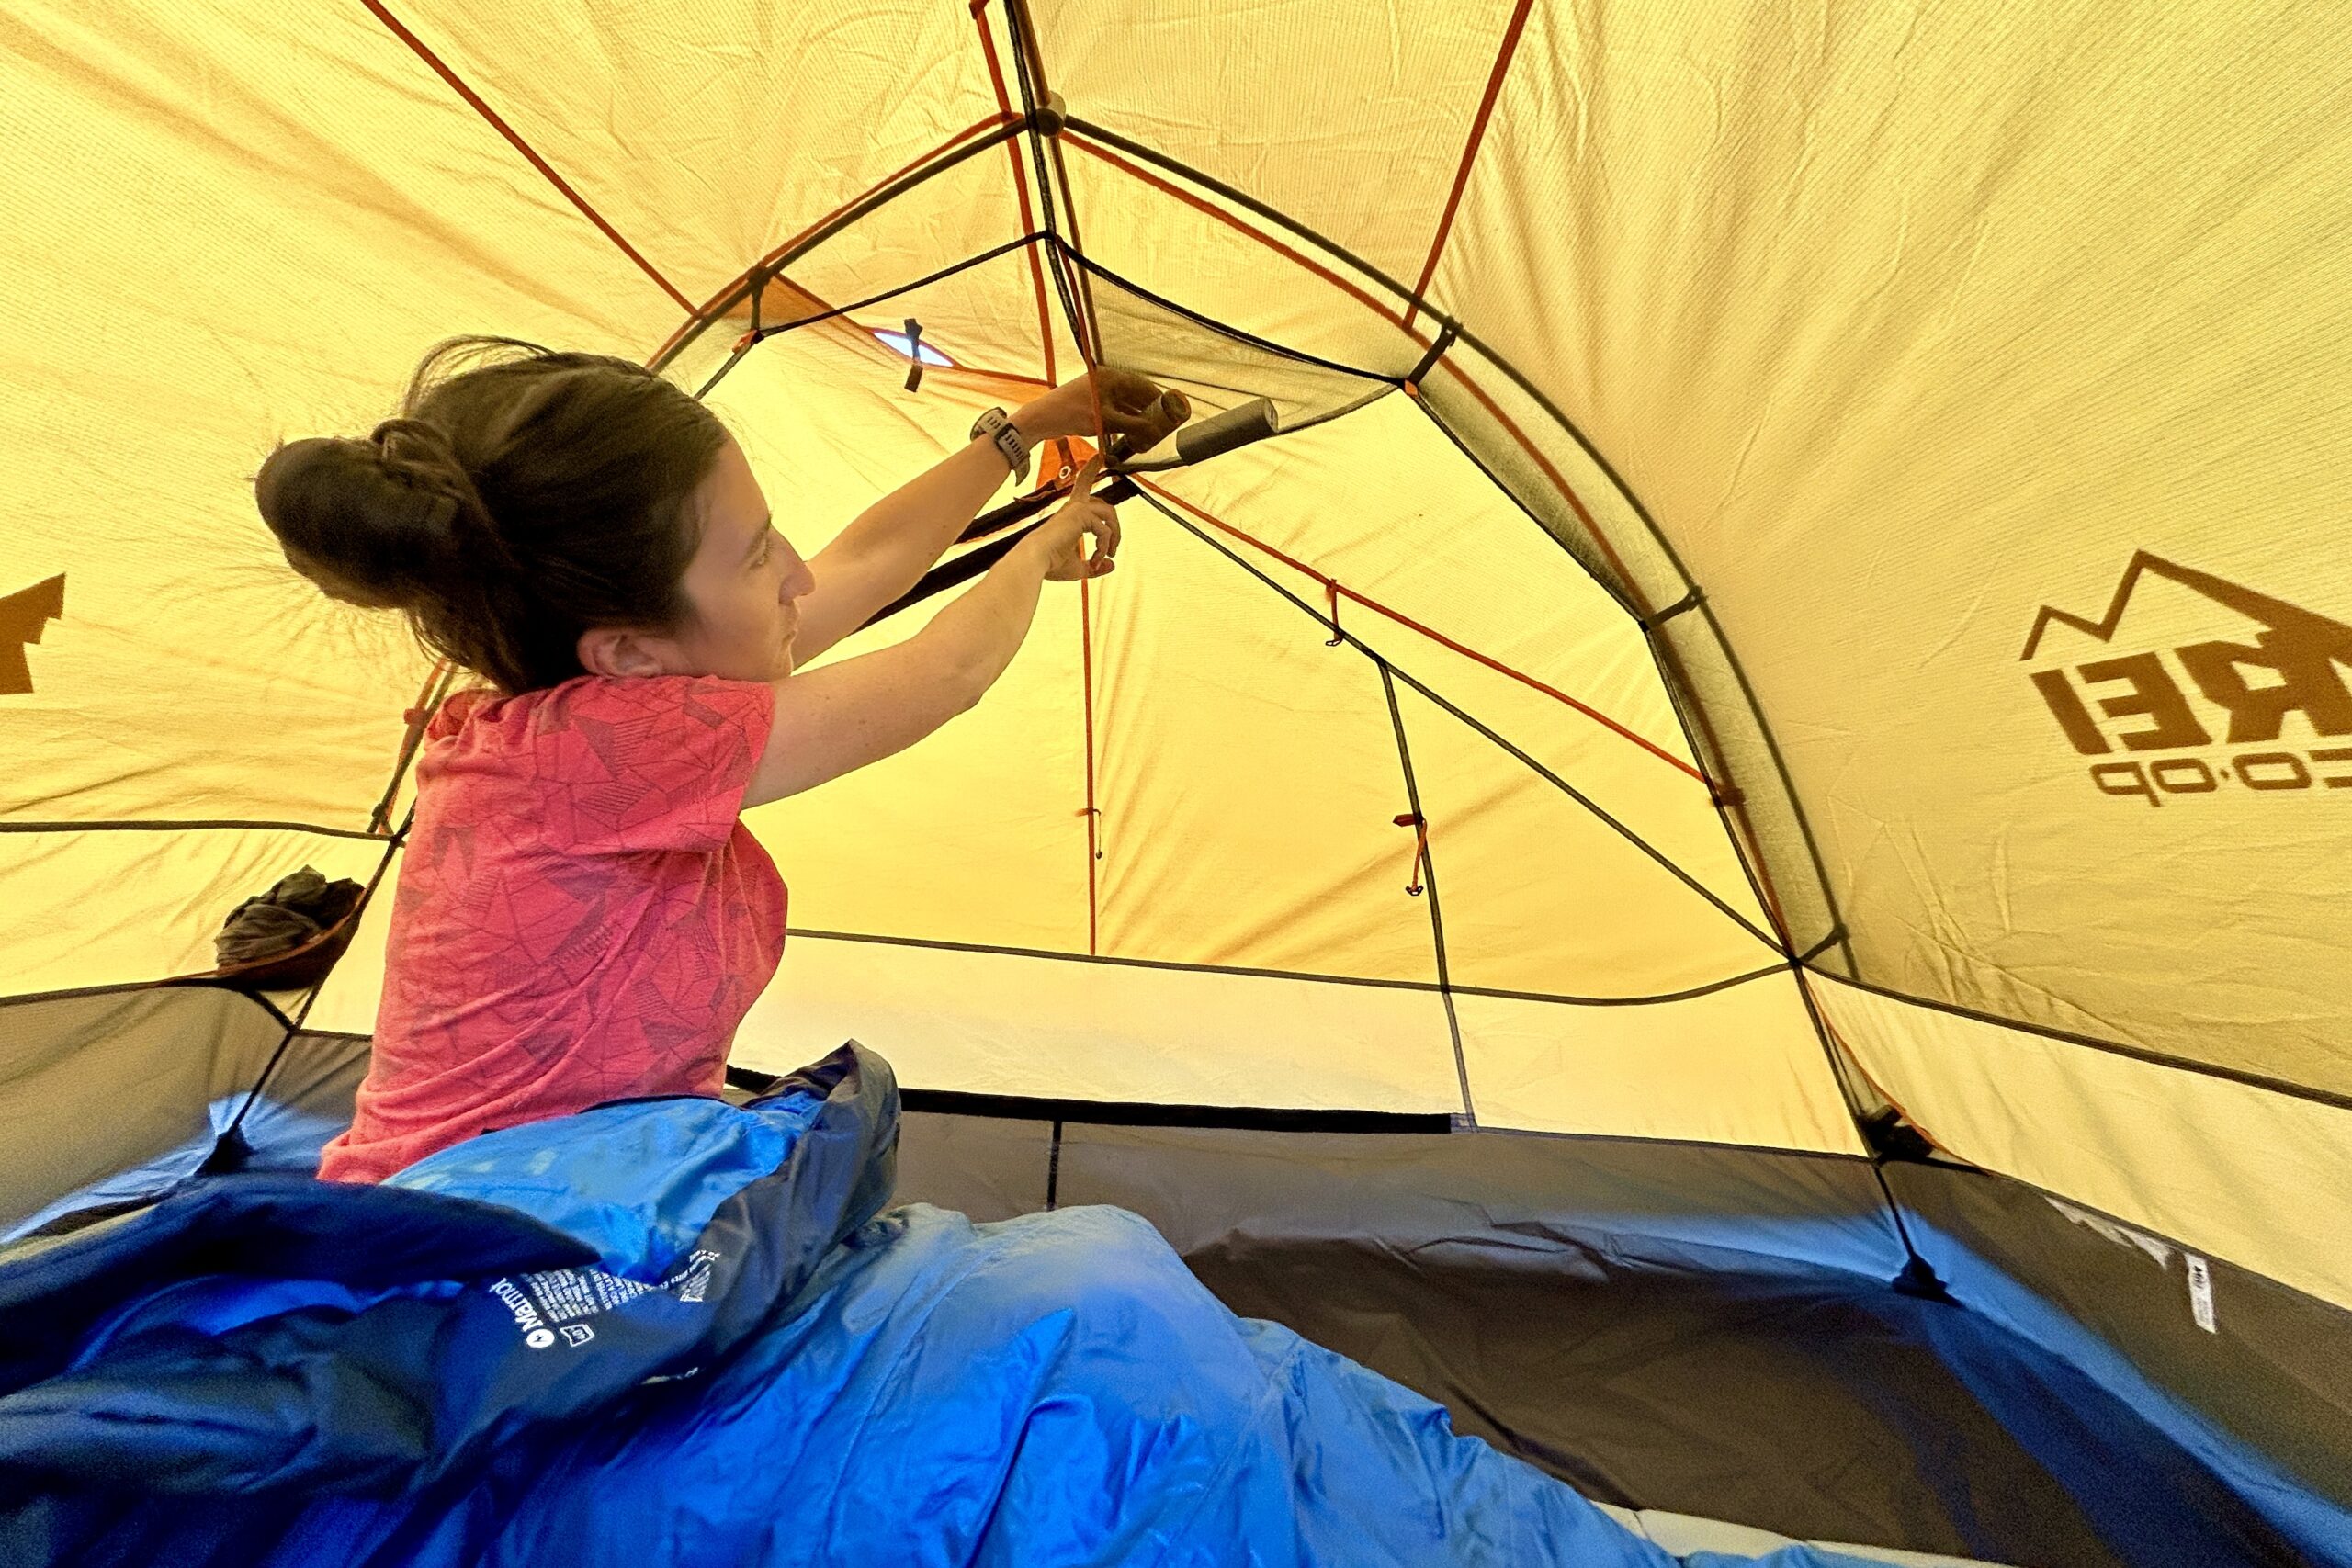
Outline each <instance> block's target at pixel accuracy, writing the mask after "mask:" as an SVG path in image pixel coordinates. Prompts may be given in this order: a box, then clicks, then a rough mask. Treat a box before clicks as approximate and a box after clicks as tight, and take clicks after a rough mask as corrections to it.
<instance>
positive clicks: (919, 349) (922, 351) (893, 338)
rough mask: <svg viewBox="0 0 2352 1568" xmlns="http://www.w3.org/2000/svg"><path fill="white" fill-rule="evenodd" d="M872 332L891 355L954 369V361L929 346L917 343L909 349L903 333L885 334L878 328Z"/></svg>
mask: <svg viewBox="0 0 2352 1568" xmlns="http://www.w3.org/2000/svg"><path fill="white" fill-rule="evenodd" d="M872 331H873V333H874V335H875V336H876V337H877V338H879V339H881V340H882V342H883V343H884V344H887V345H888V347H889V348H890V350H891V351H892V352H893V353H895V354H897V355H899V356H900V357H901V358H904V359H921V360H922V362H923V363H924V364H925V365H944V366H945V367H947V368H949V369H950V370H953V369H954V368H955V367H956V362H955V361H954V360H952V359H950V358H948V357H947V356H946V355H944V354H942V353H940V352H939V350H937V349H935V348H933V347H932V346H931V344H927V343H922V342H920V341H919V342H917V343H916V344H914V345H913V346H912V347H911V348H910V347H909V346H908V344H907V334H906V333H894V332H886V331H884V330H883V329H882V328H880V327H876V328H874V329H872Z"/></svg>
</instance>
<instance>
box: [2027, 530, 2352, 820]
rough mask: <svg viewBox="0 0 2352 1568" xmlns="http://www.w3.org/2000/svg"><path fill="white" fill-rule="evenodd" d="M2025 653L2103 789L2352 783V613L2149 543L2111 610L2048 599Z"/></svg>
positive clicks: (2270, 792)
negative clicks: (2316, 606)
mask: <svg viewBox="0 0 2352 1568" xmlns="http://www.w3.org/2000/svg"><path fill="white" fill-rule="evenodd" d="M2150 579H2163V580H2165V581H2167V582H2169V583H2171V584H2174V585H2176V586H2174V587H2171V588H2165V587H2160V586H2158V585H2156V584H2154V583H2153V582H2151V581H2149V580H2150ZM2183 589H2185V590H2187V591H2188V592H2181V590H2183ZM2135 597H2136V599H2137V600H2138V601H2139V603H2138V604H2136V605H2135V604H2134V599H2135ZM2127 619H2128V621H2129V625H2127V624H2126V623H2127ZM2025 660H2026V662H2028V663H2030V664H2032V665H2035V666H2036V668H2035V669H2034V670H2032V671H2030V674H2029V679H2030V680H2031V681H2032V682H2033V684H2034V689H2035V690H2036V691H2038V692H2040V693H2041V700H2042V702H2043V703H2044V704H2046V705H2048V707H2049V709H2050V713H2051V716H2052V717H2053V718H2055V719H2056V720H2057V721H2058V728H2060V729H2061V730H2063V731H2064V733H2065V737H2066V739H2067V740H2068V741H2069V742H2070V743H2072V744H2073V746H2074V748H2075V751H2076V752H2078V753H2080V754H2081V755H2082V756H2084V757H2088V758H2093V759H2096V760H2095V761H2091V762H2090V763H2088V764H2087V767H2088V770H2089V775H2090V783H2091V784H2093V785H2094V786H2096V787H2097V788H2098V790H2099V791H2100V792H2101V793H2102V794H2106V795H2115V796H2118V797H2120V798H2124V799H2129V800H2143V801H2145V802H2147V803H2148V804H2149V805H2150V806H2162V805H2164V804H2165V801H2166V800H2167V799H2174V798H2178V797H2180V796H2184V795H2214V794H2220V793H2227V794H2238V793H2245V792H2254V793H2255V794H2256V795H2262V796H2265V797H2277V798H2287V797H2290V796H2292V797H2295V798H2301V799H2306V800H2308V799H2311V798H2312V795H2311V794H2310V793H2309V792H2311V791H2313V790H2326V789H2352V691H2347V690H2346V686H2345V682H2344V676H2345V671H2346V667H2352V626H2346V625H2345V624H2344V623H2343V622H2342V621H2335V620H2330V619H2329V618H2328V617H2327V616H2325V615H2318V614H2315V613H2314V612H2312V611H2310V610H2306V609H2304V608H2302V607H2301V605H2297V604H2289V603H2287V601H2285V600H2284V599H2274V598H2272V597H2271V596H2270V595H2268V594H2267V593H2257V592H2255V591H2254V590H2253V589H2251V588H2241V587H2239V586H2238V585H2237V584H2236V583H2234V582H2228V581H2223V580H2222V579H2221V578H2218V577H2215V576H2214V575H2212V574H2211V572H2204V571H2199V570H2196V569H2195V568H2193V567H2186V566H2179V565H2176V564H2175V563H2173V562H2171V561H2168V560H2165V559H2163V558H2160V557H2156V556H2152V555H2150V554H2148V552H2147V551H2145V550H2142V551H2140V552H2139V553H2138V554H2136V555H2134V556H2133V557H2132V558H2131V564H2130V565H2129V566H2128V567H2126V568H2125V569H2124V571H2123V581H2121V582H2120V583H2118V584H2117V585H2116V589H2115V598H2114V600H2113V602H2112V603H2110V604H2109V605H2108V607H2107V615H2105V617H2104V618H2102V619H2099V620H2097V621H2091V620H2086V619H2085V618H2083V617H2082V616H2080V615H2069V614H2067V613H2066V612H2065V611H2064V610H2059V609H2053V608H2052V607H2050V606H2049V605H2046V604H2045V605H2044V606H2042V610H2041V614H2040V615H2037V616H2035V617H2034V622H2033V635H2032V636H2030V637H2027V638H2026V644H2025ZM2314 740H2316V741H2318V742H2319V744H2316V745H2314V744H2312V741H2314ZM2331 741H2333V742H2335V743H2334V744H2329V742H2331Z"/></svg>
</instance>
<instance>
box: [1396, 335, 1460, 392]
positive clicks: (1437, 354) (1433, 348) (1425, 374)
mask: <svg viewBox="0 0 2352 1568" xmlns="http://www.w3.org/2000/svg"><path fill="white" fill-rule="evenodd" d="M1461 335H1462V323H1461V322H1459V321H1455V320H1454V319H1453V317H1452V316H1441V317H1439V318H1438V329H1437V337H1436V339H1435V340H1434V341H1433V342H1431V343H1430V350H1429V352H1428V353H1427V354H1424V355H1421V362H1420V363H1419V365H1416V366H1414V367H1412V369H1410V370H1408V371H1407V372H1406V373H1405V379H1404V381H1403V383H1402V385H1403V387H1404V389H1405V395H1406V396H1407V397H1408V398H1418V397H1419V396H1420V395H1421V383H1422V382H1423V381H1425V380H1427V379H1428V378H1429V374H1430V371H1432V370H1434V369H1436V368H1437V362H1438V361H1439V360H1441V359H1442V358H1444V357H1445V351H1446V350H1447V349H1449V348H1452V347H1453V340H1454V339H1455V338H1457V337H1460V336H1461Z"/></svg>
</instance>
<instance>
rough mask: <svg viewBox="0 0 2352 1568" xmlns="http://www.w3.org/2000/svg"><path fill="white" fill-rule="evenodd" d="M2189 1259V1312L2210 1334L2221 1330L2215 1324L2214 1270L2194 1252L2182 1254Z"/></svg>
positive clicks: (2199, 1325)
mask: <svg viewBox="0 0 2352 1568" xmlns="http://www.w3.org/2000/svg"><path fill="white" fill-rule="evenodd" d="M2181 1256H2182V1257H2184V1258H2187V1259H2188V1313H2189V1315H2190V1316H2191V1317H2194V1318H2195V1319H2196V1320H2197V1326H2198V1327H2199V1328H2201V1329H2203V1330H2204V1331H2205V1332H2206V1333H2208V1334H2216V1333H2219V1332H2220V1330H2218V1329H2216V1328H2215V1327H2214V1326H2213V1270H2212V1269H2211V1267H2210V1266H2209V1265H2208V1264H2207V1263H2206V1261H2205V1260H2204V1259H2203V1258H2199V1257H2198V1256H2197V1254H2195V1253H2193V1252H2187V1253H2183V1254H2182V1255H2181Z"/></svg>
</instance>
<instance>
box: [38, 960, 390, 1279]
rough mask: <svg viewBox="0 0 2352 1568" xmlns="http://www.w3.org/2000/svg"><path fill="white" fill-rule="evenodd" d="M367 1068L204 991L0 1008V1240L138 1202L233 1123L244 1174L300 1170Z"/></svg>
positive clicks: (172, 1181)
mask: <svg viewBox="0 0 2352 1568" xmlns="http://www.w3.org/2000/svg"><path fill="white" fill-rule="evenodd" d="M367 1059H368V1043H367V1042H366V1041H365V1040H364V1039H360V1040H355V1039H351V1038H348V1037H343V1038H326V1037H322V1036H318V1035H314V1034H292V1035H291V1036H290V1038H289V1030H288V1022H287V1020H286V1018H285V1016H284V1015H283V1014H282V1013H280V1012H278V1011H277V1010H276V1009H275V1008H272V1007H270V1006H268V1005H266V1004H265V1003H263V1002H261V1001H258V1000H256V999H255V998H252V997H249V996H244V995H242V994H240V993H237V992H234V991H229V990H224V989H221V988H220V987H210V986H189V987H170V988H167V989H151V988H132V989H124V990H102V991H91V992H83V993H79V994H76V995H73V996H64V997H52V998H40V999H34V1000H17V1001H9V1002H6V1003H0V1147H5V1148H6V1149H7V1150H8V1151H9V1153H8V1158H7V1159H6V1162H5V1164H0V1240H6V1239H13V1238H15V1237H17V1236H20V1235H26V1234H28V1233H30V1232H34V1231H38V1230H40V1229H41V1228H42V1227H43V1226H45V1225H52V1224H53V1225H57V1226H60V1227H78V1226H80V1225H83V1224H87V1223H89V1222H90V1220H91V1219H92V1218H93V1217H94V1216H96V1215H97V1214H100V1213H106V1212H108V1211H111V1210H114V1209H117V1208H123V1207H137V1206H140V1205H142V1204H144V1203H146V1202H149V1201H153V1199H154V1198H156V1197H158V1196H160V1195H161V1194H162V1193H164V1192H165V1191H167V1190H170V1189H171V1188H172V1187H174V1186H175V1185H176V1184H177V1183H179V1182H181V1181H183V1180H185V1179H187V1178H188V1177H190V1176H191V1175H193V1174H194V1173H195V1172H196V1171H197V1170H198V1168H200V1167H202V1166H203V1165H204V1164H205V1162H206V1160H207V1159H208V1157H209V1156H211V1155H212V1153H213V1149H214V1146H215V1144H216V1142H217V1141H218V1139H219V1137H220V1135H221V1134H224V1133H225V1132H226V1131H227V1130H228V1129H229V1128H230V1127H231V1126H232V1124H234V1125H235V1126H236V1127H237V1130H238V1134H239V1137H240V1138H241V1139H242V1141H243V1145H245V1147H246V1148H247V1150H248V1151H250V1152H249V1156H248V1159H247V1161H246V1162H245V1163H246V1167H247V1168H267V1169H291V1170H310V1169H314V1168H316V1166H317V1161H318V1151H319V1148H320V1145H322V1144H323V1143H324V1142H325V1140H326V1139H327V1138H328V1137H330V1136H332V1135H333V1134H334V1133H336V1132H338V1131H340V1130H341V1129H342V1128H343V1127H344V1126H345V1125H346V1124H348V1122H350V1120H351V1099H352V1094H353V1091H354V1090H355V1089H356V1087H357V1085H358V1081H359V1077H360V1075H361V1073H362V1072H364V1071H365V1070H366V1066H367ZM265 1072H266V1074H267V1082H266V1085H264V1083H263V1079H264V1075H265ZM257 1087H258V1088H260V1089H262V1092H261V1093H260V1094H258V1095H256V1094H255V1093H254V1090H255V1089H256V1088H257ZM249 1101H250V1104H249V1103H248V1102H249Z"/></svg>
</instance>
